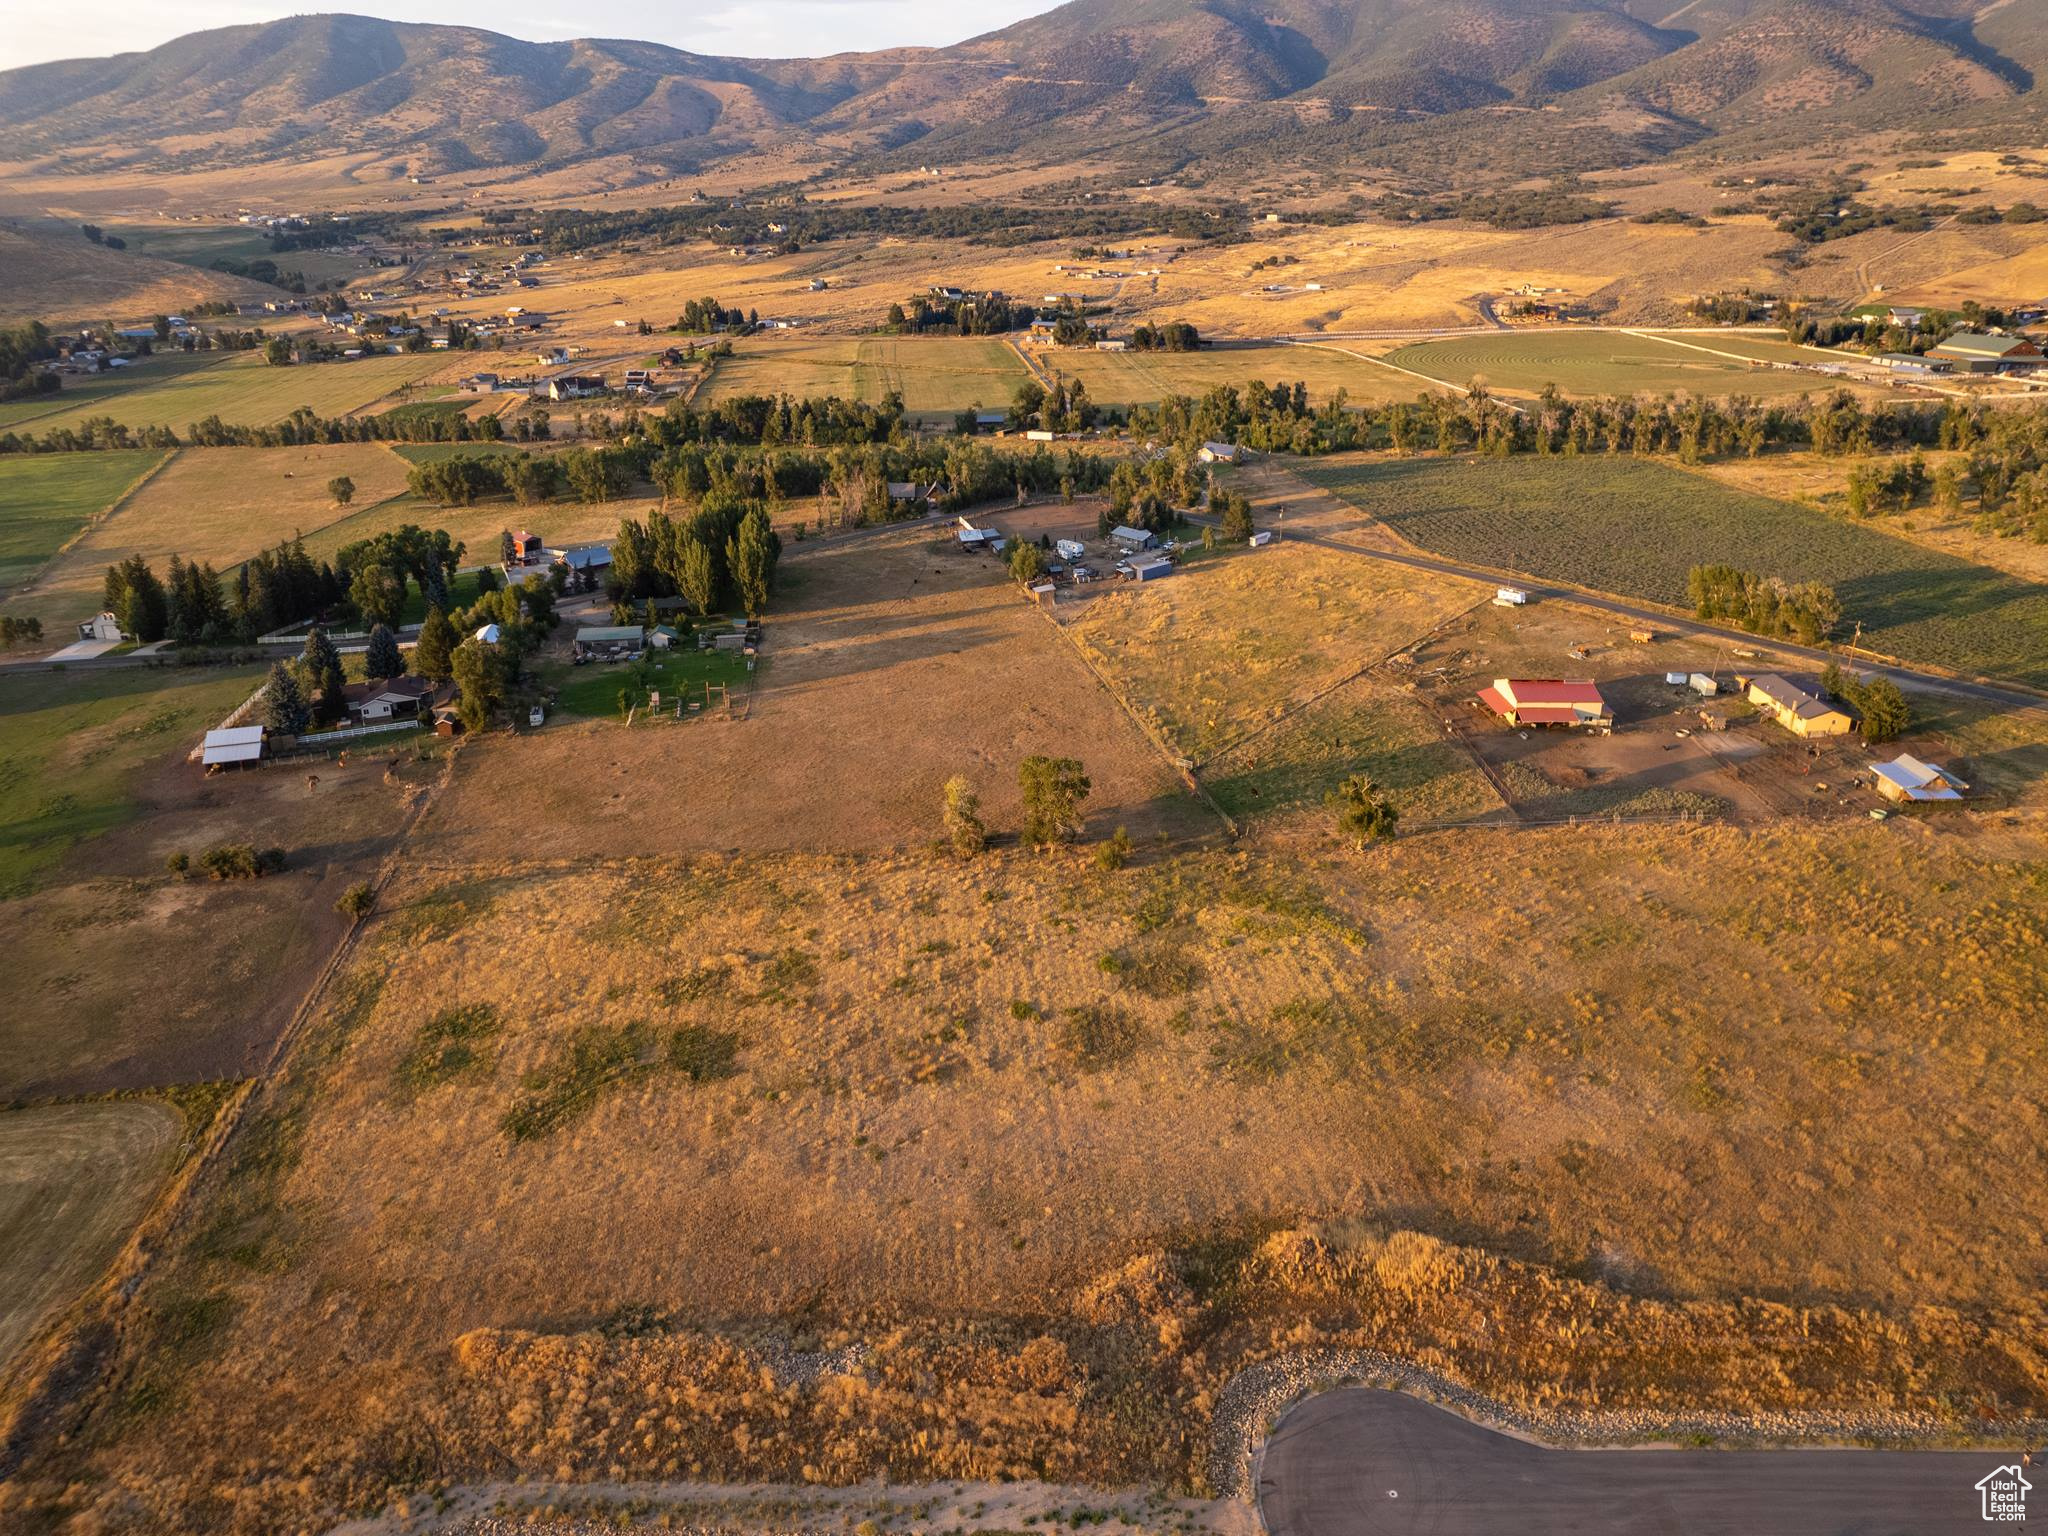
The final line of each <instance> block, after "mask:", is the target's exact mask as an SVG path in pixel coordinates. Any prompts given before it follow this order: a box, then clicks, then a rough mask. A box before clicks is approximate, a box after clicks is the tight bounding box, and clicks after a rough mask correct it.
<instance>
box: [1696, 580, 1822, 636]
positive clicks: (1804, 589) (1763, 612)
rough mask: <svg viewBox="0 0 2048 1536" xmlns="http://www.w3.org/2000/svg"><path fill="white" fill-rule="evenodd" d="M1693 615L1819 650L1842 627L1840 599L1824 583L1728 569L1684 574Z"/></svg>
mask: <svg viewBox="0 0 2048 1536" xmlns="http://www.w3.org/2000/svg"><path fill="white" fill-rule="evenodd" d="M1686 590H1687V592H1688V593H1689V594H1690V596H1691V598H1692V605H1693V612H1694V614H1695V615H1696V616H1698V617H1699V618H1702V619H1711V620H1715V621H1718V622H1721V623H1727V624H1734V625H1736V626H1737V627H1739V628H1741V629H1746V630H1748V631H1749V632H1750V633H1751V634H1755V635H1767V636H1770V637H1772V638H1776V639H1786V640H1796V641H1798V642H1799V643H1800V644H1801V645H1819V644H1820V643H1821V642H1822V641H1823V640H1825V639H1827V637H1828V636H1829V635H1831V634H1833V633H1834V630H1835V626H1836V625H1838V624H1840V623H1841V622H1842V603H1841V599H1840V598H1838V597H1836V596H1835V589H1834V588H1833V587H1830V586H1828V585H1827V584H1826V583H1825V582H1819V581H1805V582H1800V583H1799V584H1798V585H1796V586H1795V585H1793V584H1792V583H1790V582H1787V581H1784V580H1782V579H1781V578H1779V577H1776V576H1760V575H1758V574H1757V573H1756V572H1754V571H1744V570H1739V569H1737V568H1736V567H1735V566H1732V565H1696V566H1694V567H1693V568H1692V569H1691V570H1690V571H1689V572H1687V574H1686Z"/></svg>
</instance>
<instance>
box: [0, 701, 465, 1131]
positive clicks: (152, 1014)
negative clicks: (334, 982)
mask: <svg viewBox="0 0 2048 1536" xmlns="http://www.w3.org/2000/svg"><path fill="white" fill-rule="evenodd" d="M190 745H191V743H190V741H188V740H184V739H178V740H175V741H170V742H167V743H166V746H165V750H164V751H163V752H162V754H161V755H159V756H158V757H156V758H154V759H153V760H152V761H151V763H150V764H149V765H148V766H146V767H145V768H144V769H143V770H142V771H141V772H140V773H139V774H138V775H137V776H136V777H135V778H134V779H133V780H132V781H131V784H130V793H131V794H132V795H133V796H134V798H135V801H136V802H137V803H136V804H135V805H134V806H133V807H132V808H131V810H130V813H129V814H130V817H131V819H130V820H129V822H128V824H127V829H126V830H123V831H119V832H115V833H112V834H109V835H105V836H101V837H97V838H92V839H89V840H87V841H85V842H82V843H80V844H79V845H78V846H77V847H76V848H75V849H74V850H73V851H72V852H71V853H70V855H68V856H67V858H66V859H65V861H64V862H63V863H62V864H61V865H60V866H59V867H58V868H57V869H56V870H55V871H54V872H53V874H52V876H51V877H50V878H49V879H48V880H47V881H46V882H45V883H44V885H43V886H42V888H40V889H38V890H36V891H35V892H34V893H33V894H30V895H26V896H22V897H20V898H18V899H15V900H12V901H6V902H0V944H5V945H6V946H7V948H8V951H9V953H11V954H12V955H14V957H15V966H16V972H15V979H16V987H15V989H14V991H13V994H12V995H13V1005H12V1006H10V1007H9V1008H7V1009H6V1010H4V1011H0V1063H4V1065H0V1096H6V1097H21V1098H29V1097H37V1096H43V1095H49V1094H60V1093H64V1094H68V1093H93V1092H101V1091H104V1090H107V1089H116V1088H131V1087H139V1086H147V1085H154V1084H162V1083H189V1082H198V1081H203V1080H207V1079H211V1078H218V1077H233V1076H241V1075H246V1074H247V1073H248V1072H250V1071H251V1070H253V1069H254V1068H255V1066H256V1065H257V1064H258V1063H259V1062H261V1060H262V1059H263V1058H264V1056H265V1055H266V1054H267V1053H268V1051H269V1048H270V1044H271V1042H272V1040H273V1039H274V1038H275V1036H276V1033H277V1031H278V1029H279V1028H281V1027H282V1026H283V1024H284V1022H285V1021H286V1020H287V1019H288V1018H290V1016H291V1014H292V1011H293V1010H294V1009H295V1008H296V1007H297V1006H298V1004H299V1001H300V999H301V998H302V997H303V996H304V993H305V990H306V988H307V986H308V985H309V984H310V983H311V981H312V979H313V976H314V975H315V973H316V972H317V971H318V970H319V968H320V967H321V966H322V965H323V964H324V963H325V962H326V960H327V957H328V955H329V954H330V953H331V952H332V950H333V948H334V945H335V943H336V941H337V940H338V939H339V937H340V936H341V933H342V932H343V931H344V929H345V927H346V924H345V922H344V920H343V919H342V918H341V917H340V916H339V915H338V914H337V913H336V912H335V910H334V903H335V902H336V900H337V899H339V897H340V895H341V893H342V891H343V890H345V889H346V888H347V887H348V886H349V885H350V884H352V883H354V882H355V881H357V880H361V879H363V878H365V877H366V875H367V874H368V873H369V872H370V871H371V870H372V869H373V868H374V867H375V865H376V862H377V861H378V860H379V859H380V858H381V857H382V856H383V854H384V852H385V851H386V850H387V849H388V848H389V847H390V843H391V838H392V836H393V834H394V833H395V831H396V830H397V828H398V826H399V824H400V821H401V820H402V818H403V816H404V814H405V812H406V809H407V807H408V806H409V805H410V804H411V802H412V799H413V797H414V796H416V795H418V794H420V793H422V792H423V787H424V785H425V784H427V783H428V782H430V780H431V777H432V774H433V772H434V769H433V767H432V765H431V764H424V763H415V762H411V761H406V762H403V763H401V765H400V767H399V769H398V774H397V782H396V783H386V782H385V779H384V771H385V763H386V760H387V758H388V754H384V755H380V756H376V757H368V756H364V755H360V754H359V755H357V756H356V757H354V758H353V759H352V761H351V762H350V764H349V766H348V767H346V768H337V767H336V766H335V765H334V764H331V763H322V764H320V765H319V777H320V784H319V787H318V789H308V787H307V784H306V778H305V773H304V772H303V771H302V770H297V769H293V768H289V767H277V768H269V769H263V770H259V771H255V772H246V773H241V774H229V775H221V776H218V777H214V778H207V777H206V776H205V775H204V774H203V773H202V771H201V770H200V769H199V768H198V767H197V766H195V765H193V764H191V763H188V762H187V761H186V759H185V754H186V751H187V749H188V748H189V747H190ZM223 842H246V843H249V844H252V845H253V846H255V847H257V848H271V847H277V848H282V849H284V850H285V855H286V866H285V870H284V872H283V873H282V874H279V875H274V876H271V877H269V878H267V879H263V880H253V881H228V882H221V881H211V880H207V879H205V878H204V877H203V876H202V877H201V878H199V879H196V880H186V879H183V878H180V877H179V876H176V875H173V874H170V873H168V872H167V871H166V869H165V860H166V858H167V857H168V856H169V855H170V854H172V853H174V852H184V853H187V854H189V855H192V856H194V857H196V856H197V855H198V854H199V853H201V852H202V851H204V850H205V849H206V848H208V847H211V846H212V845H214V844H216V843H223ZM172 956H175V963H169V962H168V957H172Z"/></svg>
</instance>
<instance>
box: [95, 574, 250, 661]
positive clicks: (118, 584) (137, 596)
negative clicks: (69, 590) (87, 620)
mask: <svg viewBox="0 0 2048 1536" xmlns="http://www.w3.org/2000/svg"><path fill="white" fill-rule="evenodd" d="M101 600H102V601H103V602H104V604H105V605H106V608H107V611H108V612H110V613H112V614H114V615H116V616H117V617H118V618H119V619H120V622H121V628H122V630H123V631H124V632H125V633H126V634H128V635H130V636H132V637H133V638H134V639H135V640H137V641H138V642H140V643H142V644H144V645H153V644H155V643H156V642H157V641H159V640H173V641H176V642H177V643H178V644H180V645H196V644H207V645H213V644H219V643H221V642H223V641H227V640H231V639H238V638H246V639H254V638H255V634H254V633H250V634H248V635H246V636H244V635H243V634H242V633H241V626H240V625H238V624H237V622H236V618H237V616H236V614H235V613H234V611H233V610H232V609H231V608H230V606H229V604H228V602H227V599H226V598H225V596H223V594H222V592H221V587H220V576H219V574H218V573H216V572H215V570H214V568H213V567H212V566H210V565H207V564H205V563H203V562H199V561H194V562H193V563H191V564H189V565H188V564H187V563H186V562H185V561H184V560H183V559H181V558H180V557H179V556H177V555H172V556H171V563H170V567H169V570H168V572H167V574H166V575H165V576H163V577H161V578H159V577H158V576H157V574H156V572H155V571H154V570H152V569H151V568H150V564H149V562H148V561H147V560H145V559H143V557H142V556H141V555H130V556H129V557H128V558H127V559H126V560H123V561H121V562H120V563H119V564H118V565H110V566H108V567H107V574H106V580H105V582H104V584H103V587H102V599H101Z"/></svg>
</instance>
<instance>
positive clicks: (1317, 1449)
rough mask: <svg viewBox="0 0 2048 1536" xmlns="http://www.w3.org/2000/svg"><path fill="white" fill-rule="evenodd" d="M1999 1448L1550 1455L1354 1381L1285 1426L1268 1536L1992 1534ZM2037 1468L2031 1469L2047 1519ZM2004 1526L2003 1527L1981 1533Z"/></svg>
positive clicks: (1265, 1511) (1266, 1499) (1278, 1435)
mask: <svg viewBox="0 0 2048 1536" xmlns="http://www.w3.org/2000/svg"><path fill="white" fill-rule="evenodd" d="M2018 1461H2019V1456H2018V1454H2017V1453H2016V1452H2014V1453H2005V1454H2000V1453H1999V1452H1996V1451H1859V1450H1831V1451H1804V1450H1787V1451H1688V1450H1604V1451H1567V1450H1552V1449H1548V1448H1546V1447H1543V1446H1538V1445H1532V1444H1530V1443H1529V1442H1528V1441H1526V1440H1518V1439H1515V1438H1514V1437H1512V1436H1509V1435H1503V1434H1499V1433H1496V1432H1495V1431H1493V1430H1490V1429H1482V1428H1481V1427H1480V1426H1478V1425H1476V1424H1473V1423H1470V1422H1469V1421H1467V1420H1465V1419H1462V1418H1459V1417H1458V1416H1457V1415H1456V1414H1453V1413H1450V1412H1447V1411H1446V1410H1444V1409H1441V1408H1436V1407H1433V1406H1431V1405H1430V1404H1428V1403H1425V1402H1422V1401H1420V1400H1419V1399H1416V1398H1412V1397H1408V1396H1405V1395H1404V1394H1402V1393H1399V1392H1388V1391H1381V1390H1378V1389H1375V1388H1366V1387H1348V1388H1345V1389H1343V1390H1341V1391H1335V1392H1326V1393H1324V1394H1322V1395H1321V1396H1318V1397H1313V1398H1310V1399H1309V1400H1308V1401H1306V1402H1304V1403H1302V1404H1301V1405H1300V1406H1299V1407H1297V1408H1295V1409H1294V1410H1293V1411H1291V1412H1289V1413H1288V1414H1287V1415H1286V1416H1285V1417H1283V1418H1282V1419H1281V1421H1280V1424H1279V1427H1278V1428H1277V1429H1276V1430H1275V1431H1274V1433H1273V1438H1272V1439H1271V1440H1270V1441H1269V1442H1268V1443H1267V1447H1266V1454H1265V1460H1264V1462H1263V1464H1262V1466H1261V1468H1260V1473H1259V1512H1260V1515H1261V1516H1262V1518H1263V1519H1264V1521H1265V1524H1266V1528H1267V1530H1268V1531H1269V1532H1270V1533H1271V1536H1400V1533H1416V1536H1424V1533H1426V1536H1549V1533H1564V1532H1572V1533H1613V1536H1950V1533H1957V1536H1960V1533H1962V1532H1965V1531H1983V1530H1985V1529H1987V1526H1986V1524H1985V1521H1984V1518H1983V1515H1982V1510H1981V1507H1980V1498H1981V1495H1980V1494H1979V1492H1978V1490H1977V1483H1978V1481H1979V1479H1982V1478H1984V1477H1986V1476H1987V1475H1992V1474H1995V1473H1996V1471H1997V1469H1999V1468H2000V1467H2012V1466H2015V1465H2016V1464H2017V1463H2018ZM2044 1470H2048V1469H2044V1468H2042V1467H2041V1466H2040V1465H2039V1464H2038V1462H2037V1464H2036V1465H2035V1466H2033V1467H2029V1468H2027V1469H2026V1470H2025V1474H2024V1475H2025V1476H2026V1477H2027V1479H2028V1480H2029V1481H2031V1482H2033V1483H2036V1484H2041V1485H2042V1487H2041V1490H2040V1491H2039V1492H2038V1493H2036V1494H2034V1495H2033V1497H2034V1498H2035V1500H2036V1501H2037V1502H2038V1503H2040V1504H2041V1506H2042V1508H2043V1509H2048V1479H2044V1477H2043V1476H2042V1473H2043V1471H2044ZM1989 1528H1993V1529H1995V1528H1997V1527H1995V1526H1994V1527H1989Z"/></svg>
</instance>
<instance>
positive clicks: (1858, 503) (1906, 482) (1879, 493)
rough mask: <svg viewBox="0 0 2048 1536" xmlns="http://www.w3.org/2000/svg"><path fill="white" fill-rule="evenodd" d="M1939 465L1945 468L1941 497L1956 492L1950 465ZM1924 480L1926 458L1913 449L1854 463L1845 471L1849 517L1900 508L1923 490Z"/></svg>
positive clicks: (1957, 490) (1956, 480)
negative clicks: (1909, 452) (1877, 461)
mask: <svg viewBox="0 0 2048 1536" xmlns="http://www.w3.org/2000/svg"><path fill="white" fill-rule="evenodd" d="M1942 468H1943V469H1944V470H1945V471H1947V477H1946V479H1945V481H1944V483H1943V495H1944V497H1954V496H1957V495H1959V486H1958V477H1957V475H1956V473H1955V469H1954V467H1953V466H1952V465H1943V466H1942ZM1928 484H1929V481H1928V476H1927V461H1926V460H1925V459H1924V458H1922V457H1921V456H1920V455H1919V453H1917V452H1915V453H1914V454H1912V455H1911V456H1910V457H1908V458H1905V459H1902V460H1895V461H1892V462H1889V463H1882V464H1858V465H1856V466H1855V467H1854V468H1853V469H1851V470H1850V471H1849V480H1848V486H1847V492H1846V494H1847V498H1848V503H1849V513H1850V515H1851V516H1852V517H1874V516H1876V515H1877V514H1878V513H1880V512H1887V511H1893V510H1897V511H1900V512H1903V511H1905V510H1906V509H1907V508H1908V507H1910V506H1912V505H1913V504H1914V503H1915V502H1917V501H1918V500H1919V499H1920V498H1921V497H1922V496H1923V495H1925V494H1926V492H1927V487H1928Z"/></svg>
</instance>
